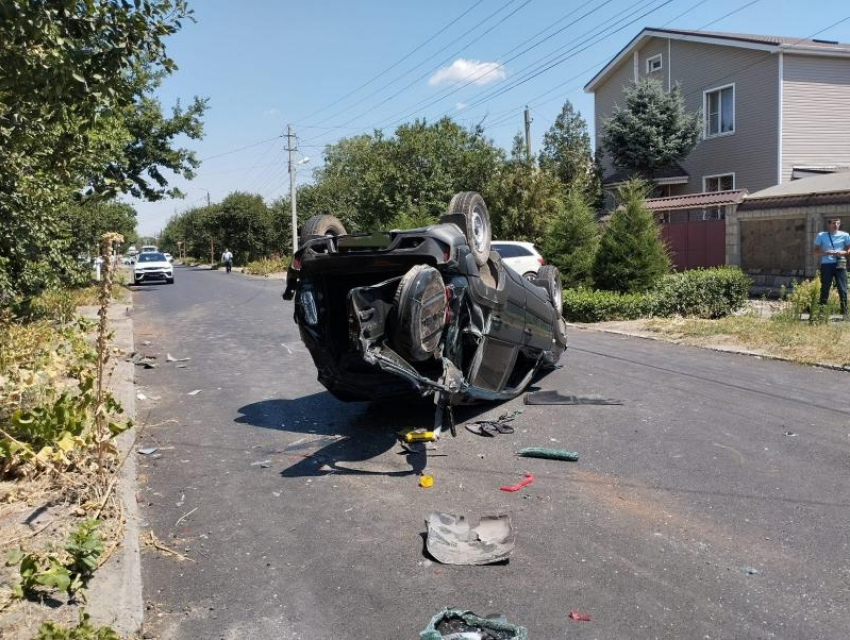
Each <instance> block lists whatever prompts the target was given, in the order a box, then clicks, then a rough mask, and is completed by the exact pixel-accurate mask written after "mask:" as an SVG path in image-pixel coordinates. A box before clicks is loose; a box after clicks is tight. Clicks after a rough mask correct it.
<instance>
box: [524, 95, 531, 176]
mask: <svg viewBox="0 0 850 640" xmlns="http://www.w3.org/2000/svg"><path fill="white" fill-rule="evenodd" d="M525 154H526V157H527V158H528V162H529V163H531V114H530V112H529V111H528V105H525Z"/></svg>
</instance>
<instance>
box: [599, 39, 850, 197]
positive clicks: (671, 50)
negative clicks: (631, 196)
mask: <svg viewBox="0 0 850 640" xmlns="http://www.w3.org/2000/svg"><path fill="white" fill-rule="evenodd" d="M644 77H651V78H656V79H658V80H659V81H660V82H661V83H663V85H664V87H665V88H666V89H668V90H669V88H670V87H671V86H673V85H675V84H676V83H678V84H679V86H680V87H681V90H682V93H683V94H684V98H685V103H686V106H687V108H688V109H689V110H691V111H696V110H699V111H701V112H702V117H703V139H702V140H701V141H700V143H699V144H698V145H697V147H696V149H694V151H693V152H692V153H691V154H690V155H689V156H688V157H687V158H685V159H684V160H682V161H680V162H679V163H677V164H676V165H674V166H670V167H668V168H667V169H665V170H664V171H662V172H659V174H658V175H657V176H656V183H657V184H658V185H659V191H658V193H657V194H656V195H658V196H677V195H685V194H694V193H701V192H707V191H730V190H736V189H747V190H748V191H749V192H750V193H753V192H755V191H759V190H761V189H766V188H768V187H771V186H773V185H776V184H781V183H784V182H787V181H788V180H791V179H797V178H802V177H806V176H808V175H813V174H818V173H825V172H830V171H835V170H840V169H844V168H850V44H842V43H839V42H833V41H828V40H810V39H799V38H786V37H775V36H762V35H746V34H735V33H716V32H707V31H682V30H673V29H652V28H646V29H644V30H643V31H641V32H640V33H639V34H638V35H637V36H635V38H634V39H632V41H631V42H629V43H628V45H626V47H624V48H623V49H622V51H620V53H618V54H617V55H616V56H615V57H614V58H613V59H612V60H611V61H610V62H609V63H608V64H606V65H605V66H604V67H603V68H602V69H601V70H600V71H599V72H598V73H597V74H596V75H595V76H594V77H593V78H592V79H591V80H590V82H588V83H587V85H586V86H585V90H586V91H587V92H590V93H593V95H594V102H595V124H596V144H597V147H599V146H600V144H601V140H600V138H601V133H602V123H603V121H604V120H605V119H606V118H608V117H609V116H610V115H611V114H612V112H613V110H614V107H615V106H616V105H621V106H622V105H623V104H624V99H623V88H624V87H625V86H627V85H629V84H630V83H633V82H635V81H637V80H638V79H640V78H644ZM624 177H625V176H623V175H622V174H620V173H618V172H616V171H615V170H614V169H613V167H612V166H611V164H610V161H609V160H607V159H606V160H605V161H604V164H603V183H605V184H606V185H609V186H610V185H613V184H616V183H617V182H619V181H621V180H623V179H624Z"/></svg>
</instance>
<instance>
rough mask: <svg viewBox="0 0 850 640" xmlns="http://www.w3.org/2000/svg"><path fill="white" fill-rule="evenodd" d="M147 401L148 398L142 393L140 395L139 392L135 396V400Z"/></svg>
mask: <svg viewBox="0 0 850 640" xmlns="http://www.w3.org/2000/svg"><path fill="white" fill-rule="evenodd" d="M147 399H148V397H147V396H146V395H145V394H144V393H142V392H141V391H140V392H139V393H137V394H136V400H147Z"/></svg>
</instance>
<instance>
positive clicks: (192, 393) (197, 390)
mask: <svg viewBox="0 0 850 640" xmlns="http://www.w3.org/2000/svg"><path fill="white" fill-rule="evenodd" d="M200 392H201V390H200V389H195V390H194V391H190V392H189V393H187V394H186V395H187V396H196V395H198V394H199V393H200Z"/></svg>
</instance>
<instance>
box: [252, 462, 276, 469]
mask: <svg viewBox="0 0 850 640" xmlns="http://www.w3.org/2000/svg"><path fill="white" fill-rule="evenodd" d="M251 466H252V467H260V469H268V468H269V467H270V466H272V461H271V460H258V461H257V462H252V463H251Z"/></svg>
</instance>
